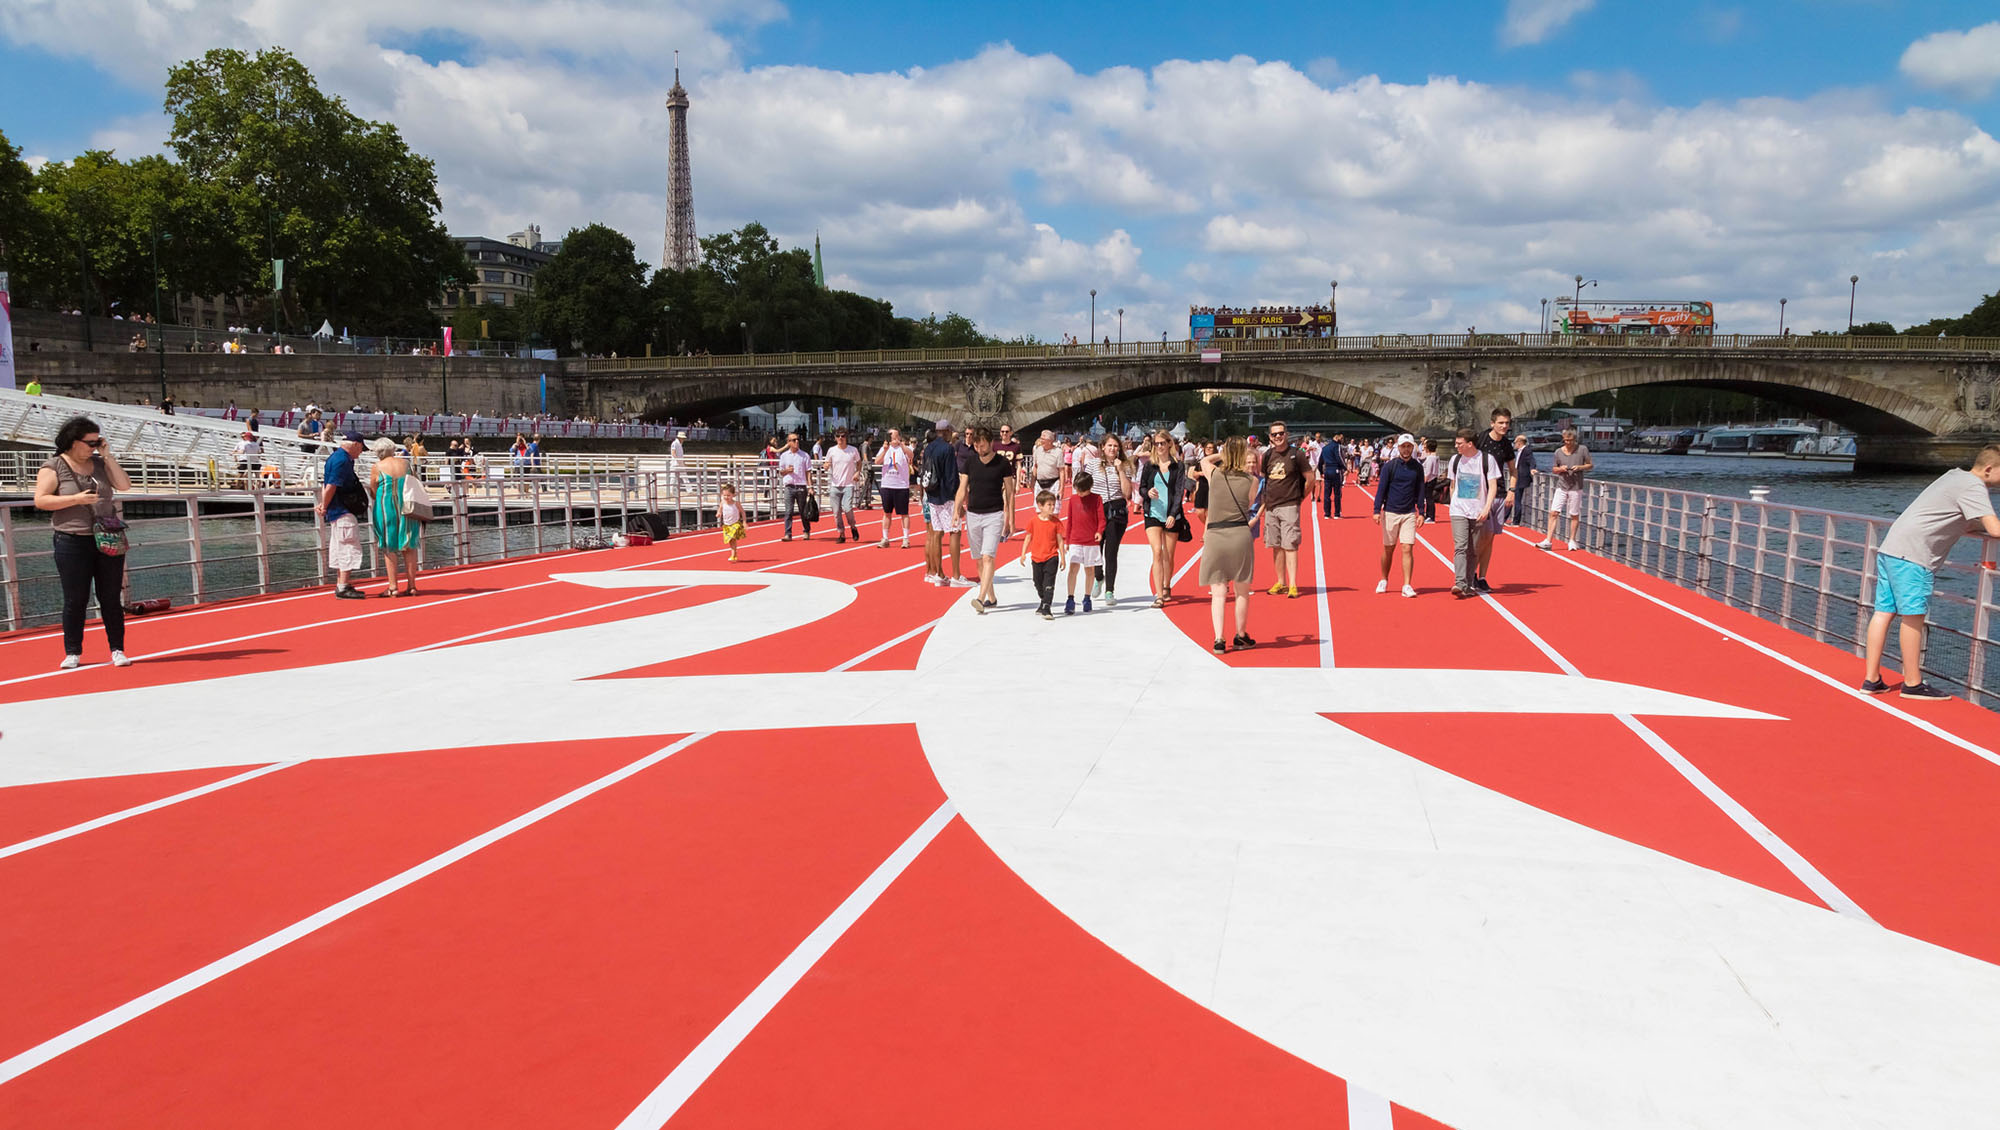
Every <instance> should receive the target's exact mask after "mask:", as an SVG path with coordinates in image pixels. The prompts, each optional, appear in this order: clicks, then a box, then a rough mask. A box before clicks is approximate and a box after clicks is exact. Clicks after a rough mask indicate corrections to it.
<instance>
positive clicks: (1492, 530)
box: [1479, 495, 1507, 538]
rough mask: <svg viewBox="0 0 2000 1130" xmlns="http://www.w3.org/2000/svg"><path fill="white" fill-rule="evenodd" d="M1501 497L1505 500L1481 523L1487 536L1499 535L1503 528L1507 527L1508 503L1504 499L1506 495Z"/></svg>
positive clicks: (1480, 525)
mask: <svg viewBox="0 0 2000 1130" xmlns="http://www.w3.org/2000/svg"><path fill="white" fill-rule="evenodd" d="M1501 497H1502V499H1503V501H1502V502H1501V503H1500V504H1499V505H1498V506H1495V507H1494V508H1493V511H1492V513H1490V514H1488V515H1486V518H1485V519H1484V520H1483V521H1481V522H1480V523H1479V528H1480V529H1481V530H1484V531H1485V534H1484V536H1485V537H1489V538H1490V537H1497V536H1499V534H1500V531H1501V530H1504V529H1506V528H1507V503H1506V502H1505V501H1504V499H1505V497H1506V496H1504V495H1503V496H1501Z"/></svg>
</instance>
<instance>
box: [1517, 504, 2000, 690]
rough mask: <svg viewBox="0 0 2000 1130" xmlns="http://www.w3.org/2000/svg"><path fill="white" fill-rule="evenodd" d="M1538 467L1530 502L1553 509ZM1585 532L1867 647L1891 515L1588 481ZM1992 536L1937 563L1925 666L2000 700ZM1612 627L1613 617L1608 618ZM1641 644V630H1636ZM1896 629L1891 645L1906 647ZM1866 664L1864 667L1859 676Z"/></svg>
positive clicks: (1648, 569) (1736, 599)
mask: <svg viewBox="0 0 2000 1130" xmlns="http://www.w3.org/2000/svg"><path fill="white" fill-rule="evenodd" d="M1552 488H1553V479H1552V477H1551V476H1548V475H1538V476H1536V478H1535V481H1534V484H1533V486H1532V487H1531V488H1530V504H1529V510H1528V513H1530V514H1532V515H1534V516H1535V518H1536V522H1537V524H1538V525H1539V524H1540V522H1541V521H1542V520H1544V519H1545V518H1546V515H1547V513H1548V497H1549V495H1548V492H1549V491H1550V490H1551V489H1552ZM1583 507H1584V510H1583V544H1584V546H1585V548H1587V549H1589V550H1591V551H1592V552H1594V553H1598V554H1601V555H1603V556H1605V557H1608V558H1610V559H1612V560H1615V561H1618V562H1621V563H1623V564H1625V565H1629V566H1632V567H1633V568H1636V569H1638V570H1639V571H1641V572H1644V573H1648V574H1651V575H1653V576H1655V577H1660V578H1662V579H1664V580H1668V581H1672V582H1674V583H1675V584H1678V585H1681V586H1683V587H1685V588H1689V589H1692V590H1694V591H1696V592H1700V593H1705V594H1707V595H1709V596H1712V597H1715V598H1716V599H1718V600H1721V601H1723V602H1724V603H1726V604H1729V605H1732V606H1734V607H1736V608H1741V609H1744V610H1745V611H1748V612H1752V613H1755V614H1756V615H1758V616H1760V617H1762V618H1764V619H1766V620H1769V621H1771V622H1773V623H1776V624H1780V625H1782V626H1784V627H1786V628H1790V629H1792V630H1794V631H1797V632H1801V633H1803V634H1806V635H1810V636H1812V637H1813V638H1814V639H1817V640H1820V641H1822V642H1825V643H1832V644H1835V645H1837V646H1840V647H1842V648H1845V649H1846V650H1848V651H1850V652H1852V653H1854V654H1856V655H1860V654H1861V653H1862V651H1863V648H1864V645H1865V641H1866V633H1867V629H1868V621H1869V618H1870V617H1871V616H1872V615H1873V612H1874V594H1875V574H1876V564H1875V561H1876V553H1877V547H1878V546H1880V545H1881V542H1882V537H1883V535H1884V534H1886V533H1887V532H1888V530H1889V526H1890V525H1891V519H1887V518H1877V517H1871V516H1869V515H1866V514H1850V513H1846V512H1844V511H1838V510H1820V509H1815V508H1813V507H1806V506H1788V505H1785V504H1783V503H1777V502H1770V501H1764V500H1757V499H1747V498H1733V497H1730V496H1727V495H1713V494H1696V493H1692V492H1688V491H1680V490H1669V489H1666V488H1663V487H1654V486H1644V485H1640V484H1636V483H1623V482H1612V481H1604V480H1593V481H1589V482H1587V483H1586V484H1585V490H1584V503H1583ZM1988 544H1990V543H1987V542H1986V541H1985V539H1983V538H1979V537H1968V538H1965V539H1963V540H1962V541H1961V542H1960V543H1959V546H1958V548H1957V549H1956V550H1955V551H1954V552H1953V554H1952V557H1951V559H1950V560H1948V561H1946V562H1945V563H1944V565H1943V567H1941V568H1940V569H1939V570H1938V575H1937V589H1936V592H1935V593H1934V594H1933V596H1932V597H1931V605H1930V614H1929V616H1928V617H1927V620H1928V623H1929V626H1930V630H1929V636H1928V640H1927V642H1926V644H1925V649H1924V657H1923V663H1924V668H1923V670H1924V678H1925V679H1926V680H1927V681H1929V680H1935V681H1937V682H1941V683H1946V684H1948V685H1950V686H1952V687H1955V688H1957V689H1959V690H1962V691H1964V692H1965V694H1966V697H1967V698H1968V699H1970V700H1971V701H1973V702H1976V703H1979V704H1980V705H1982V706H1987V707H1994V706H2000V665H1996V664H1995V663H1994V662H1993V648H1994V639H1993V622H1994V614H1995V612H1996V611H2000V607H1996V605H1995V592H1994V587H1995V586H1994V570H1993V569H1992V568H1991V567H1989V565H1988V564H1987V563H1986V562H1983V561H1982V560H1981V550H1982V547H1984V546H1986V545H1988ZM1606 627H1607V629H1608V630H1615V626H1612V625H1607V626H1606ZM1634 642H1635V644H1639V643H1643V641H1634ZM1900 646H1901V645H1900V642H1899V640H1898V633H1896V632H1891V633H1890V635H1889V645H1888V649H1887V655H1888V656H1894V655H1896V654H1897V653H1898V651H1899V649H1900ZM1859 680H1860V668H1859V667H1858V666H1857V667H1856V668H1855V681H1856V682H1859Z"/></svg>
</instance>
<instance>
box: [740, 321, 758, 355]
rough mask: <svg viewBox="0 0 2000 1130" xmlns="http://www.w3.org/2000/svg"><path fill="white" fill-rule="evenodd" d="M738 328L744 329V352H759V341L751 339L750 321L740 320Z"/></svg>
mask: <svg viewBox="0 0 2000 1130" xmlns="http://www.w3.org/2000/svg"><path fill="white" fill-rule="evenodd" d="M736 328H737V329H739V330H742V331H743V352H744V353H747V354H749V355H751V356H753V357H754V356H756V354H757V343H756V342H754V341H752V340H751V339H750V323H748V322H738V323H736Z"/></svg>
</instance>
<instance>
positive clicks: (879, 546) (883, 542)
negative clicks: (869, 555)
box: [875, 538, 889, 549]
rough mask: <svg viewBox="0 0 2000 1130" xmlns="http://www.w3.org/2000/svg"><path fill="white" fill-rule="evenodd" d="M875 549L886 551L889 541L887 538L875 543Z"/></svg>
mask: <svg viewBox="0 0 2000 1130" xmlns="http://www.w3.org/2000/svg"><path fill="white" fill-rule="evenodd" d="M875 548H876V549H887V548H889V539H888V538H883V539H882V540H881V541H878V542H876V543H875Z"/></svg>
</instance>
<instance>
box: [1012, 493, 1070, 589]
mask: <svg viewBox="0 0 2000 1130" xmlns="http://www.w3.org/2000/svg"><path fill="white" fill-rule="evenodd" d="M1062 548H1063V547H1062V523H1061V522H1059V521H1057V520H1056V496H1055V495H1054V494H1053V493H1052V492H1050V491H1043V492H1042V493H1040V494H1038V495H1036V496H1035V516H1034V517H1032V518H1030V519H1028V544H1027V546H1026V547H1025V548H1023V549H1022V550H1021V552H1022V553H1024V554H1026V555H1027V557H1028V562H1029V565H1030V566H1031V567H1032V568H1033V569H1034V571H1035V591H1036V592H1037V593H1039V594H1040V595H1041V598H1042V606H1041V608H1040V609H1038V610H1037V611H1039V612H1040V613H1041V615H1042V619H1044V620H1053V619H1055V618H1056V616H1055V613H1054V612H1052V611H1050V608H1049V606H1050V605H1051V604H1053V603H1055V599H1056V567H1057V566H1058V565H1059V564H1061V562H1062Z"/></svg>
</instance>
